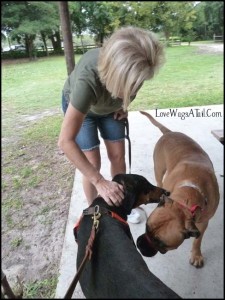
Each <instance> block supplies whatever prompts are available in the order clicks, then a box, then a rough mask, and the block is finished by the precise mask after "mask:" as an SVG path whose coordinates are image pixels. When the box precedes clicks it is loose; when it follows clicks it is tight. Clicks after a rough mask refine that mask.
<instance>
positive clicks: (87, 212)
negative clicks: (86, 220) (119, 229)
mask: <svg viewBox="0 0 225 300" xmlns="http://www.w3.org/2000/svg"><path fill="white" fill-rule="evenodd" d="M96 206H97V210H98V213H100V214H101V215H109V216H111V217H112V218H114V219H117V220H118V221H120V222H122V223H124V224H126V225H128V223H127V221H126V220H124V219H123V218H121V217H120V216H119V215H118V214H117V213H115V212H113V211H111V210H109V209H107V208H105V207H101V206H99V205H96ZM96 206H94V207H88V208H86V209H84V210H83V215H93V214H94V213H96Z"/></svg>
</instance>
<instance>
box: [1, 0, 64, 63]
mask: <svg viewBox="0 0 225 300" xmlns="http://www.w3.org/2000/svg"><path fill="white" fill-rule="evenodd" d="M54 7H55V3H53V2H48V1H47V2H45V1H34V2H30V1H20V2H18V1H3V3H2V29H4V30H5V31H6V32H7V33H8V34H9V35H10V38H11V39H12V40H17V42H19V43H21V42H23V43H24V44H25V46H26V49H27V53H28V55H29V57H30V59H34V58H35V45H34V40H35V38H36V36H37V34H39V33H43V34H44V33H45V32H46V31H48V32H50V30H51V32H52V30H55V31H57V30H58V28H59V17H58V15H57V13H58V12H56V10H55V9H54Z"/></svg>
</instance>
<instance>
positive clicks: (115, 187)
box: [95, 177, 124, 206]
mask: <svg viewBox="0 0 225 300" xmlns="http://www.w3.org/2000/svg"><path fill="white" fill-rule="evenodd" d="M95 187H96V189H97V192H98V194H99V195H100V196H101V197H102V198H103V199H104V200H105V201H106V203H107V204H108V205H111V206H112V205H115V206H120V205H121V203H122V200H123V198H124V189H123V186H122V185H121V184H119V183H117V182H115V181H109V180H106V179H104V178H103V177H102V178H101V179H100V180H99V181H98V182H97V183H96V184H95Z"/></svg>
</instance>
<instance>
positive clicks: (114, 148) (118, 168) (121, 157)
mask: <svg viewBox="0 0 225 300" xmlns="http://www.w3.org/2000/svg"><path fill="white" fill-rule="evenodd" d="M105 145H106V149H107V154H108V158H109V161H110V172H111V176H112V178H113V177H114V176H115V175H116V174H119V173H122V174H124V173H126V162H125V141H124V140H122V141H118V142H111V141H107V140H105Z"/></svg>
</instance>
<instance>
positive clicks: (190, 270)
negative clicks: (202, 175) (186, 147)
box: [55, 105, 224, 299]
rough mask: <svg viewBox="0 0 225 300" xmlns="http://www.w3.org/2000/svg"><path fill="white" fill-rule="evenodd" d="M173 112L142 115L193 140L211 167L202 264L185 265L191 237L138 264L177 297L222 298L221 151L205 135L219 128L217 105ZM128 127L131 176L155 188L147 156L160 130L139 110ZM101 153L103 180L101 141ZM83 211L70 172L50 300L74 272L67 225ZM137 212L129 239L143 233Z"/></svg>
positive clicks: (106, 166)
mask: <svg viewBox="0 0 225 300" xmlns="http://www.w3.org/2000/svg"><path fill="white" fill-rule="evenodd" d="M174 111H175V112H176V115H172V111H171V110H170V109H161V110H157V111H156V110H149V111H148V112H149V113H151V114H152V116H153V117H157V120H158V121H159V122H161V123H162V124H164V125H165V126H166V127H168V128H170V129H171V130H173V131H181V132H183V133H185V134H187V135H189V136H190V137H192V138H193V139H195V140H196V141H197V142H198V143H199V144H200V145H201V146H202V147H203V149H204V150H205V151H206V152H207V153H208V155H209V156H210V158H211V160H212V162H213V164H214V168H215V172H216V176H217V179H218V183H219V187H220V196H221V197H220V203H219V207H218V209H217V211H216V214H215V215H214V217H213V218H212V219H211V221H210V222H209V226H208V228H207V230H206V232H205V235H204V238H203V242H202V252H203V255H204V257H205V266H204V267H203V268H202V269H196V268H195V267H193V266H191V265H190V264H189V256H190V250H191V244H192V240H193V239H192V238H190V239H188V240H185V241H184V243H183V244H182V245H181V246H180V247H179V248H178V249H177V250H174V251H170V252H168V253H166V254H165V255H162V254H160V253H158V254H157V255H156V256H155V257H152V258H146V257H144V260H145V261H146V263H147V265H148V267H149V269H150V271H151V272H152V273H153V274H155V275H156V276H157V277H159V278H160V279H161V280H162V281H163V282H164V283H165V284H166V285H168V286H169V287H170V288H172V289H173V290H174V291H175V292H176V293H177V294H179V295H180V296H181V297H182V298H186V299H187V298H189V299H190V298H208V299H209V298H214V299H224V267H223V266H224V256H223V253H224V216H223V211H224V204H223V199H224V195H223V179H224V178H223V174H224V170H223V164H224V162H223V150H224V148H223V145H222V144H221V143H220V142H219V141H217V140H216V138H215V137H214V136H213V135H212V134H211V130H215V129H222V128H223V105H214V106H205V107H202V106H200V107H192V108H191V107H188V108H179V109H174ZM184 114H189V116H187V117H186V118H185V119H182V118H181V116H182V115H184ZM129 124H130V139H131V145H132V166H131V172H132V173H136V174H140V175H143V176H145V177H146V178H147V179H148V180H149V181H150V182H151V183H152V184H156V182H155V178H154V171H153V158H152V154H153V149H154V145H155V143H156V142H157V140H158V139H159V137H160V136H161V132H160V131H159V129H158V128H156V127H155V126H154V125H153V124H152V123H151V122H150V121H149V120H148V119H147V117H145V116H143V115H141V114H140V113H139V112H129ZM126 145H127V142H126ZM126 149H128V146H126ZM101 153H102V169H101V173H102V174H103V176H105V178H107V179H110V172H109V163H108V159H107V156H106V150H105V147H104V143H103V142H102V141H101ZM127 166H128V151H127ZM86 207H87V203H86V201H85V196H84V193H83V189H82V176H81V174H80V172H79V171H78V170H76V172H75V177H74V186H73V192H72V197H71V204H70V210H69V215H68V222H67V228H66V232H65V240H64V246H63V251H62V258H61V263H60V275H59V281H58V285H57V289H56V295H55V298H63V297H64V295H65V293H66V291H67V289H68V287H69V285H70V283H71V281H72V279H73V277H74V275H75V274H76V254H77V245H76V243H75V241H74V237H73V226H74V224H75V222H76V221H77V220H78V218H79V217H80V216H81V214H82V211H83V209H85V208H86ZM142 207H143V208H144V209H145V211H146V212H147V214H149V213H150V212H151V211H152V210H153V209H154V208H155V207H156V204H148V205H147V206H142ZM140 213H141V215H142V222H141V223H139V224H130V228H131V232H132V234H133V237H134V241H136V239H137V237H138V236H139V235H140V234H142V233H144V231H145V221H146V216H145V213H144V212H143V211H142V210H140ZM73 298H74V299H78V298H85V297H84V296H83V293H82V291H81V289H80V286H79V284H78V285H77V287H76V289H75V292H74V294H73Z"/></svg>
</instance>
